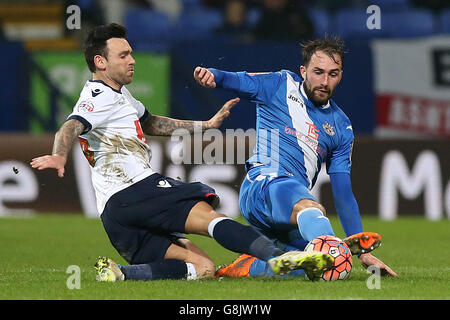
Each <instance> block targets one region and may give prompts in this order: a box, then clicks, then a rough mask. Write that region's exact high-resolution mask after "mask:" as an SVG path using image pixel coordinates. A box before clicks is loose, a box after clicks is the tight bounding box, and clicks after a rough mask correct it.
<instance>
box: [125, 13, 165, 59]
mask: <svg viewBox="0 0 450 320" xmlns="http://www.w3.org/2000/svg"><path fill="white" fill-rule="evenodd" d="M124 21H125V26H126V27H127V29H128V40H129V41H130V43H131V44H132V45H133V46H134V47H135V49H137V50H150V51H157V52H164V51H167V50H168V48H169V46H170V42H171V40H172V39H171V24H170V20H169V17H168V16H167V15H166V14H164V13H162V12H157V11H153V10H150V9H142V8H136V9H129V10H128V11H127V12H126V14H125V20H124Z"/></svg>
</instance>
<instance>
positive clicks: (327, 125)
mask: <svg viewBox="0 0 450 320" xmlns="http://www.w3.org/2000/svg"><path fill="white" fill-rule="evenodd" d="M322 128H323V130H325V132H326V133H327V134H328V135H330V136H334V134H335V132H334V127H333V126H332V125H331V124H330V123H329V122H328V121H327V122H325V123H324V124H323V125H322Z"/></svg>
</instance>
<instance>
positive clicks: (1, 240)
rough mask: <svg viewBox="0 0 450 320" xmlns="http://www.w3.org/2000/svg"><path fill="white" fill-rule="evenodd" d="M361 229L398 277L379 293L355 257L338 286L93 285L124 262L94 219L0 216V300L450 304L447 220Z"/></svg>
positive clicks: (262, 281)
mask: <svg viewBox="0 0 450 320" xmlns="http://www.w3.org/2000/svg"><path fill="white" fill-rule="evenodd" d="M331 221H332V224H333V226H334V228H335V230H336V231H337V235H338V236H341V237H342V236H343V234H342V229H341V227H340V225H339V222H338V221H337V219H336V218H333V217H332V218H331ZM363 225H364V227H365V230H368V231H369V230H370V231H375V232H378V233H380V234H381V235H382V236H383V245H382V246H381V247H380V248H379V249H377V250H376V251H375V253H374V254H375V255H376V256H377V257H379V258H380V259H382V260H383V261H384V262H385V263H386V264H388V265H389V266H390V267H392V268H393V270H395V271H396V272H397V273H398V274H399V276H400V277H399V278H397V279H395V278H381V281H380V288H379V289H369V288H368V286H367V280H368V278H369V276H370V274H368V273H367V272H366V270H365V269H363V268H362V266H361V265H360V263H359V262H358V261H357V260H358V259H357V258H356V259H354V265H353V270H352V273H351V275H350V277H349V278H348V279H347V280H344V281H336V282H310V281H308V280H307V279H304V278H293V277H292V278H259V279H255V278H253V279H249V278H245V279H225V278H224V279H210V280H199V281H184V280H161V281H152V282H134V281H129V282H126V281H125V282H120V283H98V282H96V281H95V270H94V268H93V264H94V263H95V261H96V259H97V257H98V256H99V255H105V256H109V257H111V258H113V259H115V260H116V261H117V262H119V263H123V264H125V262H124V260H123V259H122V258H120V257H119V255H118V254H117V253H116V252H115V250H114V249H113V247H112V246H111V245H110V243H109V240H108V238H107V236H106V233H105V231H104V230H103V226H102V224H101V221H100V220H99V219H88V218H85V217H83V216H81V215H66V216H62V215H42V216H41V215H39V216H35V217H32V218H3V219H0V244H1V250H0V299H2V300H9V299H18V300H22V299H27V300H29V299H30V300H37V299H39V300H40V299H44V300H54V299H64V300H85V299H88V300H91V299H95V300H114V299H120V300H123V299H138V300H140V299H151V300H153V299H155V300H157V299H161V300H185V299H189V300H222V299H224V300H292V299H294V300H300V299H305V300H308V299H314V300H323V299H327V300H334V299H374V300H378V299H388V300H397V299H406V300H410V299H425V300H431V299H433V300H434V299H439V300H441V299H444V300H448V299H450V286H449V284H450V281H449V280H450V266H449V262H450V260H449V257H450V232H449V231H450V228H449V227H450V221H449V220H443V221H439V222H431V221H427V220H425V219H422V218H400V219H398V220H396V221H393V222H384V221H380V220H379V219H377V218H374V217H372V218H369V217H364V218H363ZM189 238H190V239H191V240H192V241H194V242H195V243H196V244H198V245H199V246H200V247H201V248H203V249H204V250H205V251H206V253H207V254H208V255H209V256H210V257H211V258H213V260H214V261H215V262H216V264H217V265H220V264H224V263H229V262H231V261H232V260H233V259H234V258H235V257H236V256H237V254H236V253H233V252H229V251H227V250H225V249H223V248H222V247H220V246H219V245H218V244H217V243H215V242H214V240H212V239H209V238H205V237H200V236H189ZM71 265H75V266H78V267H79V268H80V271H81V273H80V276H81V277H80V282H79V283H80V288H79V289H76V288H73V289H69V288H68V286H67V282H68V278H69V277H70V276H71V275H72V273H67V271H68V268H69V266H71ZM69 271H70V269H69ZM69 282H70V281H69ZM72 283H73V282H72Z"/></svg>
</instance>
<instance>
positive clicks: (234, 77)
mask: <svg viewBox="0 0 450 320" xmlns="http://www.w3.org/2000/svg"><path fill="white" fill-rule="evenodd" d="M208 70H209V71H211V72H212V73H213V74H214V81H215V82H216V84H217V85H218V86H219V87H222V88H224V89H229V90H233V91H236V92H237V94H238V95H239V96H240V97H242V98H246V99H249V100H252V101H255V102H265V101H268V100H270V99H271V98H272V97H273V94H274V93H275V91H276V90H277V89H278V87H279V85H280V83H281V79H282V73H281V72H262V73H248V72H245V71H242V72H227V71H222V70H218V69H214V68H210V69H208Z"/></svg>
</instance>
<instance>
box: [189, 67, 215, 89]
mask: <svg viewBox="0 0 450 320" xmlns="http://www.w3.org/2000/svg"><path fill="white" fill-rule="evenodd" d="M194 79H195V80H197V82H198V83H199V84H200V85H202V86H203V87H206V88H215V87H216V83H215V82H214V74H213V73H212V72H211V71H209V70H208V69H206V68H203V67H197V68H195V69H194Z"/></svg>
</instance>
